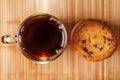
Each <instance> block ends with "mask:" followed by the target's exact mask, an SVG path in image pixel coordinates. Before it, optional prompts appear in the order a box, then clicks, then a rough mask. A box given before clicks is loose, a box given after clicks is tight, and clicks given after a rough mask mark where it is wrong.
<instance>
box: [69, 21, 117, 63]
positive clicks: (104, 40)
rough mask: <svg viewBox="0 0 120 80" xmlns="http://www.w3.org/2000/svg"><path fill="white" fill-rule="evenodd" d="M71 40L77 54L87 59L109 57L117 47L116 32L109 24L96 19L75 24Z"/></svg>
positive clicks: (94, 59)
mask: <svg viewBox="0 0 120 80" xmlns="http://www.w3.org/2000/svg"><path fill="white" fill-rule="evenodd" d="M71 40H72V43H73V45H74V47H75V48H76V49H77V50H78V52H79V54H80V55H81V56H82V57H84V58H85V59H87V60H88V61H101V60H104V59H106V58H108V57H110V56H111V55H112V54H113V53H114V51H115V50H116V48H117V39H116V34H115V33H114V32H113V31H112V29H111V28H110V25H109V24H107V23H105V22H102V21H98V20H84V21H80V22H79V23H77V24H76V25H75V27H74V28H73V30H72V32H71Z"/></svg>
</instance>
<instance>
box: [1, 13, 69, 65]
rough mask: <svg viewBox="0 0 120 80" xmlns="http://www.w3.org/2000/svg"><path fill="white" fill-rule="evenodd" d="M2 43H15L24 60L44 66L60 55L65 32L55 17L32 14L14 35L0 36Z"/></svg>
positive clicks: (64, 45)
mask: <svg viewBox="0 0 120 80" xmlns="http://www.w3.org/2000/svg"><path fill="white" fill-rule="evenodd" d="M2 42H3V43H6V44H11V43H17V44H18V46H19V48H20V50H21V51H22V53H23V55H24V56H25V57H26V58H28V59H30V60H32V61H34V62H37V63H40V64H45V63H48V62H51V61H53V60H55V59H57V58H58V57H59V56H60V55H61V54H62V52H63V51H64V49H65V47H66V44H67V32H66V29H65V27H64V25H63V24H62V23H61V22H60V21H59V20H58V19H57V18H56V17H54V16H52V15H50V14H45V13H43V14H33V15H31V16H29V17H28V18H26V19H25V20H24V21H23V22H22V23H21V25H20V27H19V29H18V32H17V33H16V34H12V35H4V36H2Z"/></svg>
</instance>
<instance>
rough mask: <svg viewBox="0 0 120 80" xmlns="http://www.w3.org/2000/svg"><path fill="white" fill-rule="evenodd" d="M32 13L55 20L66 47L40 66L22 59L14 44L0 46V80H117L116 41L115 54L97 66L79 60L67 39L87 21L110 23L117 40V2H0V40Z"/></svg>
mask: <svg viewBox="0 0 120 80" xmlns="http://www.w3.org/2000/svg"><path fill="white" fill-rule="evenodd" d="M33 13H49V14H52V15H54V16H56V17H57V18H59V19H60V20H61V21H62V22H63V23H64V24H65V26H66V29H67V32H68V45H67V47H66V49H65V51H64V53H63V54H62V55H61V56H60V57H59V58H58V59H57V60H55V61H54V62H51V63H50V64H46V65H40V64H36V63H33V62H31V61H29V60H28V59H26V58H25V57H24V56H23V55H22V54H21V52H20V50H19V49H18V46H17V45H16V44H10V45H6V44H2V43H1V42H0V80H120V42H119V41H120V38H118V40H119V41H118V48H117V50H116V52H115V53H114V54H113V55H112V56H111V57H110V58H109V59H106V60H104V61H100V62H88V61H86V60H84V59H83V58H82V57H80V56H79V54H78V53H77V51H76V50H75V49H74V48H73V47H72V45H71V41H70V38H69V36H70V32H71V29H72V28H73V26H74V25H75V24H76V23H77V21H79V20H82V19H88V18H92V19H100V20H105V21H107V22H109V23H111V24H112V25H113V27H112V28H113V29H114V30H115V31H116V33H117V34H118V36H119V35H120V0H0V37H1V36H2V35H5V34H12V33H16V32H17V30H18V27H19V24H20V23H21V22H22V21H23V20H24V19H25V18H26V17H28V16H29V15H31V14H33Z"/></svg>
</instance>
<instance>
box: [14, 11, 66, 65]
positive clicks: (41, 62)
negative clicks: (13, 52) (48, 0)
mask: <svg viewBox="0 0 120 80" xmlns="http://www.w3.org/2000/svg"><path fill="white" fill-rule="evenodd" d="M35 16H49V17H50V18H51V19H55V20H56V21H57V23H58V24H59V26H61V28H62V30H63V31H64V32H63V33H62V36H63V35H64V43H63V44H64V47H63V50H62V51H61V52H60V54H57V56H56V57H54V58H53V59H51V60H46V61H41V60H35V59H33V58H31V57H30V56H28V55H27V53H25V52H24V51H23V47H22V42H21V40H20V31H21V29H22V27H23V25H24V24H25V23H26V22H27V21H28V20H29V19H31V18H33V17H35ZM16 41H17V44H18V47H19V49H20V50H21V52H22V54H23V55H24V56H25V57H26V58H27V59H29V60H31V61H33V62H36V63H38V64H47V63H49V62H51V61H54V60H56V59H57V58H58V57H59V56H60V55H61V54H62V53H63V51H64V49H65V47H66V45H67V31H66V29H65V26H64V25H63V23H62V22H60V20H59V19H57V18H56V17H54V16H53V15H51V14H47V13H36V14H32V15H30V16H28V17H27V18H25V19H24V20H23V21H22V23H21V24H20V25H19V28H18V32H17V34H16ZM62 41H63V40H62Z"/></svg>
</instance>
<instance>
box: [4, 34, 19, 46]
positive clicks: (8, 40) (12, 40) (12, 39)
mask: <svg viewBox="0 0 120 80" xmlns="http://www.w3.org/2000/svg"><path fill="white" fill-rule="evenodd" d="M2 42H3V43H5V44H12V43H17V34H11V35H4V36H2Z"/></svg>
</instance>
